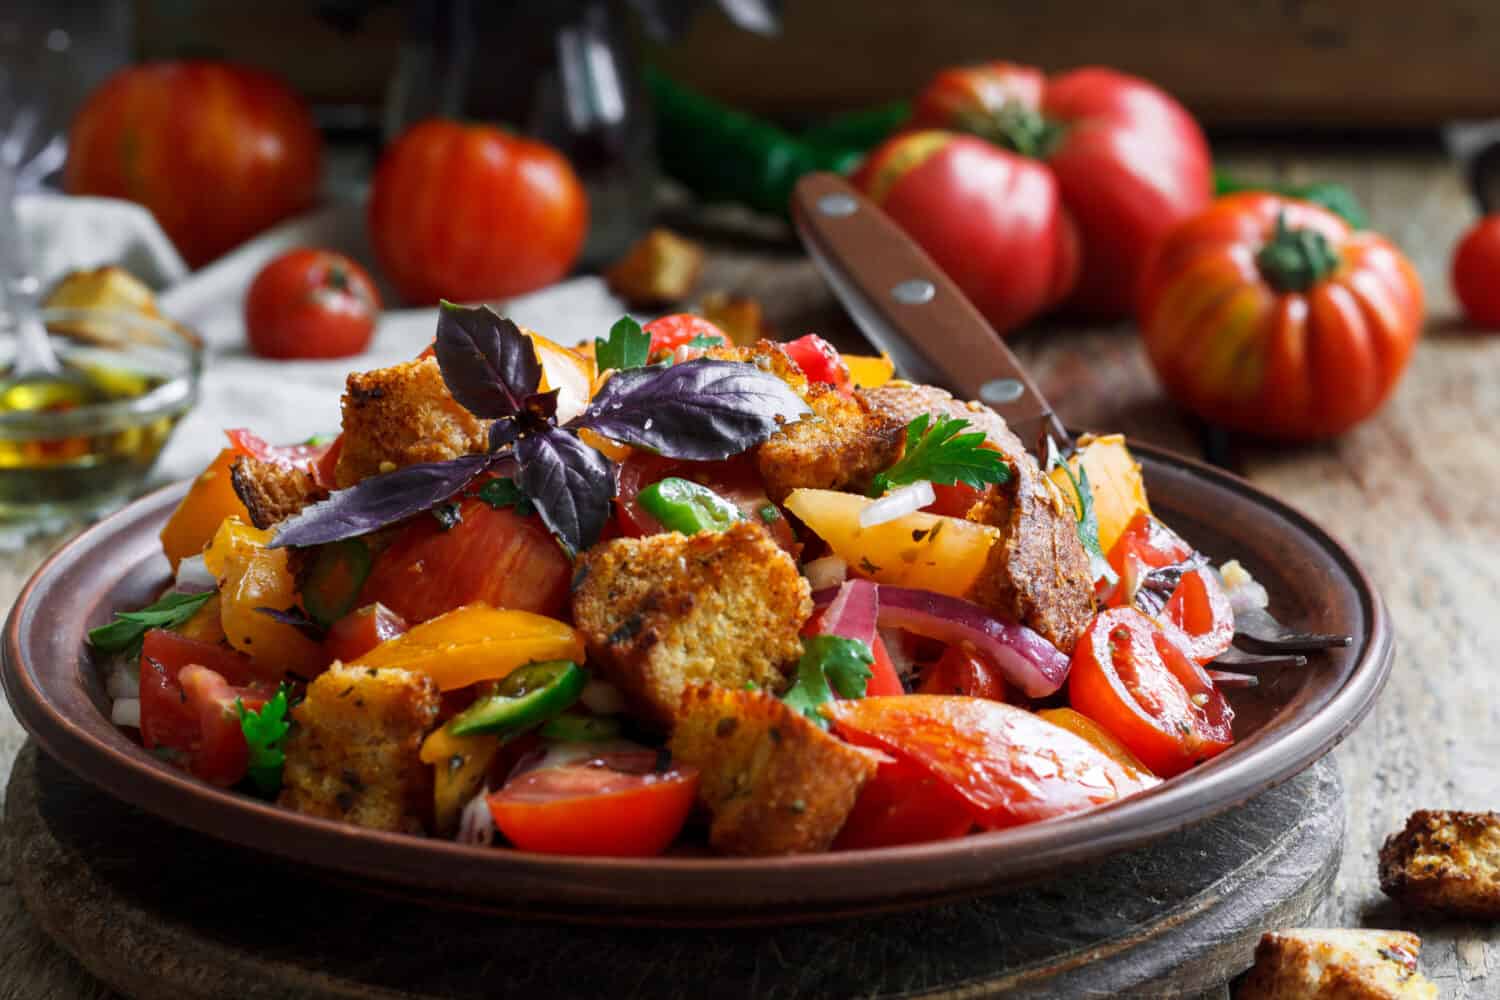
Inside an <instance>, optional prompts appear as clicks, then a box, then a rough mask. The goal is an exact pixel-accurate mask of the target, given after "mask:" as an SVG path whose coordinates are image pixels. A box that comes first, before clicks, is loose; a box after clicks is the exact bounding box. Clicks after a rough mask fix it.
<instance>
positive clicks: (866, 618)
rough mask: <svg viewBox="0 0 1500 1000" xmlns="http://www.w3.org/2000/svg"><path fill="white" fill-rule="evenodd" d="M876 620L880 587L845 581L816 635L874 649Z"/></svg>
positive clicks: (867, 582)
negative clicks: (852, 641) (842, 639)
mask: <svg viewBox="0 0 1500 1000" xmlns="http://www.w3.org/2000/svg"><path fill="white" fill-rule="evenodd" d="M879 619H880V587H879V585H878V584H874V583H871V582H870V581H869V580H846V581H844V583H843V584H842V585H840V587H839V589H838V592H837V593H835V594H834V595H833V600H832V601H831V602H829V604H828V610H827V611H826V612H824V614H823V621H822V624H821V625H820V626H819V629H818V631H820V632H821V633H822V634H823V635H836V636H839V637H840V638H844V639H858V640H859V641H860V642H862V643H864V644H865V645H866V646H869V647H870V648H871V649H874V648H875V625H876V623H877V622H878V621H879Z"/></svg>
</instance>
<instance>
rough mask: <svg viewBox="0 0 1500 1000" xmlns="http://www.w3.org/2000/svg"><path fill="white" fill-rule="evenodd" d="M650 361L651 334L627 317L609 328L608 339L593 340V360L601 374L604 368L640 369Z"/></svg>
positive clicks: (623, 317)
mask: <svg viewBox="0 0 1500 1000" xmlns="http://www.w3.org/2000/svg"><path fill="white" fill-rule="evenodd" d="M650 359H651V334H649V333H647V332H646V331H645V330H642V329H641V324H639V323H637V322H636V321H635V320H633V319H631V318H630V317H629V316H622V317H621V318H620V319H619V320H618V321H617V322H616V323H615V325H614V326H612V327H610V328H609V339H608V340H605V339H604V338H602V337H595V338H594V360H595V361H596V362H598V364H599V370H600V371H601V372H602V371H604V370H605V369H606V368H613V369H614V370H615V371H624V370H625V369H627V368H640V367H641V366H643V365H644V364H645V363H646V362H647V361H649V360H650Z"/></svg>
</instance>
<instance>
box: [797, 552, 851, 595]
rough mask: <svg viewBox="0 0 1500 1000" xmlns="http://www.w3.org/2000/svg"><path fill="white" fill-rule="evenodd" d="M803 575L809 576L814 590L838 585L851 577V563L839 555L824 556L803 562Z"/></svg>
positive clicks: (809, 581)
mask: <svg viewBox="0 0 1500 1000" xmlns="http://www.w3.org/2000/svg"><path fill="white" fill-rule="evenodd" d="M802 575H803V576H805V577H807V582H808V583H810V584H812V589H813V590H823V589H824V588H825V587H837V586H838V585H839V584H841V583H843V582H844V581H845V580H847V579H849V564H848V563H846V562H844V560H842V559H840V558H839V557H838V556H824V557H823V558H821V559H814V560H812V561H811V562H809V563H805V564H803V566H802Z"/></svg>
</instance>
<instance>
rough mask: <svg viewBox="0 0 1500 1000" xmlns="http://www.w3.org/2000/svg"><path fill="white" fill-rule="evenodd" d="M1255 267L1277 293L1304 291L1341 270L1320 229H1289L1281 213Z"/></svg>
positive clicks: (1257, 256) (1335, 255)
mask: <svg viewBox="0 0 1500 1000" xmlns="http://www.w3.org/2000/svg"><path fill="white" fill-rule="evenodd" d="M1255 265H1256V267H1258V268H1259V269H1260V274H1261V277H1263V278H1265V279H1266V282H1267V283H1268V284H1269V285H1270V286H1271V287H1272V288H1274V289H1275V290H1276V291H1278V292H1305V291H1307V290H1308V289H1309V288H1311V287H1313V286H1314V285H1316V284H1317V283H1318V282H1320V281H1322V280H1323V279H1324V278H1326V277H1328V276H1329V275H1330V274H1332V273H1333V272H1334V271H1335V270H1337V269H1338V266H1339V255H1338V251H1336V250H1334V249H1333V247H1332V246H1330V245H1329V243H1328V238H1327V237H1325V236H1324V235H1323V234H1322V233H1320V232H1318V231H1317V230H1314V229H1305V228H1299V229H1294V228H1292V227H1290V226H1288V225H1287V224H1286V213H1285V212H1282V213H1280V214H1279V215H1277V216H1276V230H1275V232H1273V233H1272V234H1271V240H1270V242H1269V243H1267V244H1266V245H1265V246H1263V247H1261V248H1260V252H1259V253H1257V254H1256V255H1255Z"/></svg>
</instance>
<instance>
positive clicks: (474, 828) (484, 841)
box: [453, 788, 495, 847]
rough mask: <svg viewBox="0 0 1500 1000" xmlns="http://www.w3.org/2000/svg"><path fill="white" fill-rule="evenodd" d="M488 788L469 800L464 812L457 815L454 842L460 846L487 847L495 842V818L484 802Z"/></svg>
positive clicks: (488, 791) (488, 805)
mask: <svg viewBox="0 0 1500 1000" xmlns="http://www.w3.org/2000/svg"><path fill="white" fill-rule="evenodd" d="M489 793H490V790H489V789H488V788H485V789H483V790H482V791H481V792H480V793H479V794H478V795H476V796H474V797H473V798H472V799H470V800H469V804H468V805H466V806H464V811H463V812H461V813H459V815H458V833H457V834H456V835H455V836H454V838H453V839H454V840H456V841H458V842H459V843H460V844H473V845H475V846H476V847H488V846H489V845H490V844H492V843H494V840H495V817H494V816H492V815H491V814H490V804H489V803H488V802H486V801H485V796H487V795H489Z"/></svg>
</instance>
